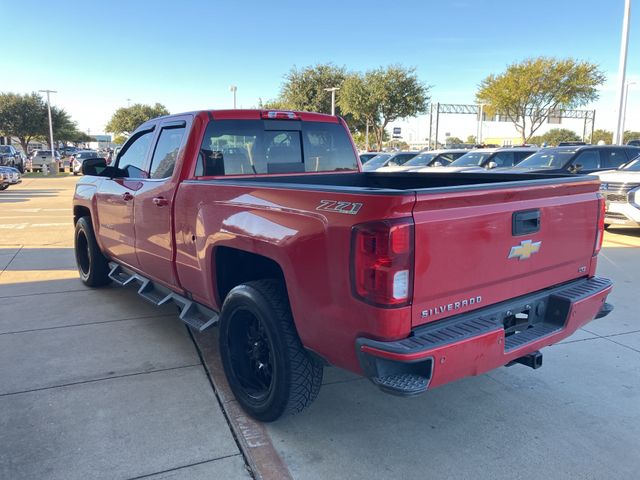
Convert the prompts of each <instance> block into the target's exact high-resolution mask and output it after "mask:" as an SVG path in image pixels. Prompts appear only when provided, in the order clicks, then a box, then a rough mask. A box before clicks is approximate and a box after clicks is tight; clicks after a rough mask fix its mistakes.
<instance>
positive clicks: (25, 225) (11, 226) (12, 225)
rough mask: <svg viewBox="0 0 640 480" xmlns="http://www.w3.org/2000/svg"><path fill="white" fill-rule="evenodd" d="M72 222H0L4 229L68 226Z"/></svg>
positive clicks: (0, 227)
mask: <svg viewBox="0 0 640 480" xmlns="http://www.w3.org/2000/svg"><path fill="white" fill-rule="evenodd" d="M70 225H71V222H64V223H4V224H1V223H0V229H4V230H24V229H25V228H29V227H35V228H49V227H68V226H70Z"/></svg>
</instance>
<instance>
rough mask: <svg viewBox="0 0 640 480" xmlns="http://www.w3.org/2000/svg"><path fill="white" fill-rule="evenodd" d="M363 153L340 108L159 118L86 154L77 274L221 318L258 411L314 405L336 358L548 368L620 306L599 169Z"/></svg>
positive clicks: (441, 377) (401, 380)
mask: <svg viewBox="0 0 640 480" xmlns="http://www.w3.org/2000/svg"><path fill="white" fill-rule="evenodd" d="M230 145H233V147H229V146H230ZM403 163H404V162H403ZM365 165H366V164H365ZM359 166H360V163H359V162H358V159H357V156H356V154H355V152H354V149H353V142H352V139H351V137H350V135H349V129H348V128H347V126H346V124H345V123H344V122H343V121H342V120H340V119H337V118H336V117H335V116H330V115H322V114H308V113H305V112H283V111H260V110H223V111H200V112H192V113H188V114H179V115H167V116H164V117H160V118H156V119H153V120H150V121H148V122H145V123H144V124H142V125H141V126H140V127H138V129H137V130H136V131H135V132H133V134H132V135H131V137H130V138H129V140H128V141H127V143H126V144H125V145H124V146H123V148H122V151H121V152H120V155H119V156H118V157H117V159H116V162H115V165H112V166H107V165H106V162H105V161H104V160H98V159H89V160H85V162H84V164H83V167H82V168H83V173H84V174H85V176H84V177H82V178H80V179H79V180H78V183H77V185H76V190H75V195H74V199H73V216H74V225H75V237H74V238H75V258H76V261H77V265H78V271H79V275H80V279H81V280H82V281H83V282H84V283H85V284H86V285H87V286H90V287H99V286H102V285H106V284H108V283H109V282H111V281H113V282H115V283H118V284H120V285H132V286H133V285H135V286H136V290H137V292H138V293H139V294H140V295H141V296H143V297H144V298H146V299H147V300H148V301H150V302H152V303H155V304H157V305H160V304H166V303H170V302H173V303H174V304H175V305H177V306H178V308H179V309H180V312H181V313H180V317H179V318H180V319H181V320H182V321H184V322H185V323H187V324H188V325H190V326H192V327H193V328H194V329H196V330H199V331H202V330H204V329H206V328H209V327H210V326H212V325H214V324H216V323H218V324H219V330H218V341H219V343H218V348H219V352H220V354H221V358H222V365H223V368H224V372H225V374H226V377H227V379H228V381H229V385H230V387H231V390H232V392H233V393H234V395H235V397H236V399H237V400H238V402H239V405H240V406H241V407H242V408H243V409H244V410H245V411H246V412H248V414H249V415H252V416H253V417H255V418H257V419H259V420H263V421H273V420H276V419H277V418H279V417H280V416H281V415H283V414H285V413H295V412H299V411H300V410H302V409H303V408H305V407H306V406H307V405H309V404H310V403H311V402H312V401H313V400H314V399H315V397H316V396H317V394H318V391H319V389H320V387H321V385H322V376H323V366H324V365H333V366H335V367H341V368H344V369H347V370H349V371H352V372H354V373H356V374H360V375H363V376H365V377H367V378H369V379H370V380H371V381H372V382H373V383H374V384H375V385H377V386H378V387H379V388H380V389H381V390H383V391H385V392H387V393H393V394H396V395H402V396H413V395H417V394H420V393H424V392H426V391H427V389H428V388H432V387H437V386H439V385H443V384H446V383H449V382H452V381H455V380H457V379H460V378H464V377H467V376H471V375H480V374H483V373H485V372H488V371H490V370H493V369H495V368H498V367H501V366H503V365H507V364H513V363H521V364H524V365H527V366H529V367H532V368H538V367H540V366H541V365H542V354H541V353H540V352H539V349H541V348H543V347H546V346H548V345H552V344H554V343H557V342H559V341H561V340H563V339H565V338H567V337H568V336H570V335H571V334H573V333H574V332H575V331H576V330H577V329H579V328H581V327H582V326H583V325H585V324H586V323H588V322H590V321H591V320H593V319H594V318H596V317H597V318H600V317H603V316H605V315H607V314H608V313H609V312H611V310H612V307H611V305H609V304H607V303H605V302H606V299H607V296H608V295H609V292H610V291H611V289H612V284H611V282H610V281H609V280H607V279H604V278H598V277H596V276H595V269H596V264H597V259H596V256H597V254H598V252H599V251H600V247H601V241H602V237H603V221H604V217H603V216H601V215H600V212H601V209H602V208H603V204H604V200H603V199H602V198H601V197H600V195H599V193H598V186H599V181H598V180H597V179H596V178H594V177H587V176H585V177H587V178H583V177H579V178H578V177H572V176H568V175H540V174H527V175H518V174H509V173H505V174H502V175H493V174H487V173H474V174H470V175H466V174H460V175H438V174H431V173H424V174H420V175H398V174H394V173H378V172H375V173H365V174H363V173H362V172H361V171H360V168H359ZM407 177H411V178H410V179H408V178H407ZM443 187H445V188H443ZM532 191H533V192H535V194H532V193H531V192H532ZM576 212H579V213H580V214H579V215H576ZM96 301H98V300H96ZM556 360H557V361H561V360H562V358H560V357H557V358H556ZM522 378H523V379H525V378H526V377H524V376H523V377H522ZM523 381H525V380H523ZM532 401H536V400H535V399H532ZM520 407H522V406H520Z"/></svg>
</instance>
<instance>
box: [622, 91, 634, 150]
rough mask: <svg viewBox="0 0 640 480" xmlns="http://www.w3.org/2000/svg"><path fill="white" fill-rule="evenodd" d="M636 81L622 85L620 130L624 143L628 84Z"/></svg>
mask: <svg viewBox="0 0 640 480" xmlns="http://www.w3.org/2000/svg"><path fill="white" fill-rule="evenodd" d="M635 84H636V82H627V83H626V84H625V87H624V98H623V100H622V125H621V126H620V130H621V131H622V142H621V143H624V122H625V121H626V119H627V101H628V99H629V85H635Z"/></svg>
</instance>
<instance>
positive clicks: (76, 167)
mask: <svg viewBox="0 0 640 480" xmlns="http://www.w3.org/2000/svg"><path fill="white" fill-rule="evenodd" d="M98 157H100V155H99V154H98V152H96V151H95V150H80V151H79V152H76V153H75V154H74V155H73V158H72V160H71V170H72V171H73V174H74V175H78V174H79V173H82V162H84V161H85V160H86V159H87V158H98Z"/></svg>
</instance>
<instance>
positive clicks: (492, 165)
mask: <svg viewBox="0 0 640 480" xmlns="http://www.w3.org/2000/svg"><path fill="white" fill-rule="evenodd" d="M497 166H498V164H497V163H496V162H489V163H487V169H488V170H491V169H492V168H496V167H497Z"/></svg>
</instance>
